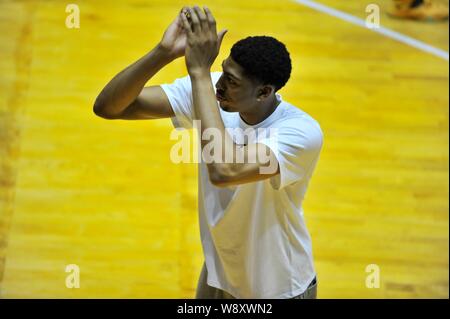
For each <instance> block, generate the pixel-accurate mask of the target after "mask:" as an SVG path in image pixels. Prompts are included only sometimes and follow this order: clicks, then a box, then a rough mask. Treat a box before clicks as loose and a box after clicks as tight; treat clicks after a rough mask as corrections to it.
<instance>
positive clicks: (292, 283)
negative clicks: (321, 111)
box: [161, 72, 323, 299]
mask: <svg viewBox="0 0 450 319" xmlns="http://www.w3.org/2000/svg"><path fill="white" fill-rule="evenodd" d="M221 74H222V73H221V72H213V73H211V77H212V82H213V86H214V90H215V83H216V82H217V81H218V79H219V77H220V76H221ZM161 87H162V89H163V90H164V92H165V93H166V94H167V97H168V99H169V101H170V104H171V105H172V108H173V110H174V113H175V115H176V116H175V117H174V118H172V122H173V124H174V126H175V127H176V128H179V129H181V128H185V129H189V128H192V127H193V98H192V87H191V81H190V78H189V76H186V77H183V78H179V79H176V80H175V81H174V82H173V83H171V84H163V85H161ZM276 96H277V99H278V100H279V101H280V100H281V103H280V104H279V105H278V106H277V108H276V109H275V111H274V112H273V113H272V114H271V115H270V116H269V117H268V118H266V119H265V120H264V121H262V122H260V123H258V124H256V125H248V124H246V123H245V122H244V121H243V120H242V119H241V117H240V115H239V113H237V112H226V111H223V110H222V109H221V108H220V106H219V104H217V107H218V109H219V110H220V114H221V117H222V120H223V122H224V125H225V127H226V128H242V129H247V128H255V129H256V128H274V127H275V128H277V135H276V137H277V142H278V144H277V145H276V142H275V141H274V140H273V138H272V137H269V138H263V139H259V137H258V139H259V140H258V143H264V144H265V145H267V146H268V147H270V148H271V150H272V151H273V152H274V154H275V155H276V158H277V160H278V163H279V167H280V174H277V175H275V176H273V177H271V178H268V179H265V180H262V181H258V182H253V183H246V184H241V185H237V186H233V187H225V188H219V187H216V186H214V185H213V184H211V182H210V180H209V176H208V170H207V167H206V164H205V163H204V162H203V161H201V162H200V163H199V191H198V200H199V204H198V206H199V222H200V234H201V241H202V247H203V253H204V256H205V263H206V267H207V271H208V280H207V283H208V285H209V286H212V287H216V288H219V289H222V290H224V291H226V292H228V293H229V294H231V295H232V296H234V297H236V298H249V299H250V298H283V299H284V298H291V297H294V296H297V295H299V294H301V293H302V292H304V291H305V290H306V289H307V287H308V285H309V283H310V282H311V281H312V280H313V279H314V276H315V275H316V273H315V270H314V264H313V256H312V244H311V238H310V236H309V233H308V230H307V228H306V225H305V221H304V217H303V209H302V202H303V200H304V197H305V193H306V189H307V187H308V183H309V180H310V178H311V175H312V173H313V171H314V168H315V166H316V164H317V161H318V158H319V154H320V150H321V148H322V143H323V135H322V130H321V128H320V126H319V124H318V123H317V122H316V121H315V120H314V119H313V118H312V117H311V116H309V115H308V114H306V113H305V112H303V111H301V110H300V109H298V108H296V107H295V106H293V105H291V104H289V103H287V102H285V101H283V100H282V98H281V95H280V94H278V93H277V94H276ZM237 138H239V136H237V137H236V139H237ZM236 139H235V142H236V143H239V144H241V143H240V142H242V141H237V140H236ZM248 142H249V143H252V142H255V141H254V140H253V141H252V140H250V141H248Z"/></svg>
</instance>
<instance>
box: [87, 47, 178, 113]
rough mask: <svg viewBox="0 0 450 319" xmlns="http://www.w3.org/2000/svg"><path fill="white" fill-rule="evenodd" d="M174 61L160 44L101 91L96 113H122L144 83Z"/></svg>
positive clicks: (95, 109)
mask: <svg viewBox="0 0 450 319" xmlns="http://www.w3.org/2000/svg"><path fill="white" fill-rule="evenodd" d="M171 61H173V58H172V57H171V56H170V55H169V54H168V53H167V51H166V50H164V49H163V48H161V47H160V46H159V45H158V46H156V47H155V48H154V49H153V50H152V51H150V52H149V53H147V54H146V55H145V56H143V57H142V58H141V59H139V60H138V61H136V62H135V63H133V64H131V65H130V66H128V67H127V68H126V69H124V70H123V71H121V72H120V73H119V74H117V75H116V76H115V77H114V78H113V79H112V80H111V81H110V82H109V83H108V84H107V85H106V86H105V87H104V88H103V90H102V91H101V93H100V94H99V96H98V97H97V99H96V101H95V105H94V112H95V113H108V114H120V113H121V112H122V111H123V110H124V109H125V108H126V107H127V106H129V105H130V104H131V103H132V102H133V101H134V100H135V99H136V98H137V97H138V95H139V93H140V92H141V91H142V89H143V88H144V85H145V84H146V83H147V82H148V81H149V80H150V79H151V78H152V77H153V76H154V75H155V74H156V73H158V71H159V70H161V69H162V68H163V67H164V66H165V65H167V64H168V63H170V62H171Z"/></svg>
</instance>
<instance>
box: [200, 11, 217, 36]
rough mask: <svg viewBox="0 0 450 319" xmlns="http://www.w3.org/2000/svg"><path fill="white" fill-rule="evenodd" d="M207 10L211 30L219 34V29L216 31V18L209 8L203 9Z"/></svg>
mask: <svg viewBox="0 0 450 319" xmlns="http://www.w3.org/2000/svg"><path fill="white" fill-rule="evenodd" d="M203 8H204V9H205V13H206V19H207V20H208V24H209V29H210V30H211V31H212V32H214V34H216V33H217V29H216V19H214V16H213V14H212V12H211V10H209V8H208V7H206V6H205V7H203Z"/></svg>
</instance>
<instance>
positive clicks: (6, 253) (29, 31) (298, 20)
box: [0, 0, 449, 298]
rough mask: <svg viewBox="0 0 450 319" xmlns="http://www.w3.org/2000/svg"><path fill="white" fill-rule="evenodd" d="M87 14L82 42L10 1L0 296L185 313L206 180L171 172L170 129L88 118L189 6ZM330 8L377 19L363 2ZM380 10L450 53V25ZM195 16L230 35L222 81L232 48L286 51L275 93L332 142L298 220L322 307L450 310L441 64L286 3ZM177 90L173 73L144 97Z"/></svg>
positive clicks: (59, 5)
mask: <svg viewBox="0 0 450 319" xmlns="http://www.w3.org/2000/svg"><path fill="white" fill-rule="evenodd" d="M76 3H77V4H78V5H79V7H80V10H81V21H80V26H81V27H80V29H68V28H66V27H65V19H66V16H67V13H65V6H66V3H65V2H64V1H56V0H55V1H32V0H29V1H5V0H4V1H1V2H0V164H1V166H0V297H2V298H17V297H18V298H49V297H56V298H94V297H100V298H108V297H112V298H132V297H133V298H191V297H193V296H194V291H195V285H196V282H197V278H198V274H199V271H200V267H201V264H202V261H203V257H202V251H201V246H200V240H199V233H198V225H197V177H196V176H197V175H196V174H197V173H196V165H195V164H182V165H176V164H173V163H172V162H171V161H170V159H169V151H170V148H171V146H172V145H173V143H174V141H171V140H170V139H169V133H170V131H171V124H170V121H169V120H168V119H164V120H156V121H107V120H103V119H100V118H98V117H96V116H95V115H94V114H93V112H92V105H93V102H94V100H95V97H96V95H97V94H98V93H99V91H100V90H101V89H102V87H103V86H104V85H105V84H106V82H107V81H108V80H109V79H111V78H112V77H113V76H114V75H115V74H116V73H117V72H119V71H120V70H121V69H122V68H124V67H125V66H127V65H128V64H130V63H131V62H133V61H134V60H136V59H137V58H139V57H140V56H142V55H143V54H145V53H146V52H147V51H148V50H150V49H151V48H152V47H153V46H154V45H155V44H156V43H157V42H158V41H159V39H160V38H161V36H162V33H163V32H164V30H165V28H166V27H167V25H168V24H169V23H170V22H171V21H172V19H173V18H174V17H175V15H176V14H177V12H178V10H179V9H180V8H181V7H182V6H183V5H184V4H189V5H193V4H194V3H185V2H182V1H178V0H175V1H166V0H164V1H163V0H150V1H142V0H134V1H104V0H102V1H77V2H76ZM320 3H322V4H325V5H328V6H330V7H333V8H336V9H338V10H341V11H343V12H347V13H350V14H352V15H354V16H357V17H360V18H365V16H366V15H367V13H366V12H365V6H366V5H367V4H366V3H365V2H364V1H358V0H347V1H338V0H320ZM371 3H377V4H379V5H380V7H381V8H382V11H381V23H382V25H383V26H385V27H388V28H391V29H393V30H395V31H398V32H401V33H402V34H405V35H408V36H411V37H413V38H415V39H418V40H421V41H424V42H426V43H428V44H430V45H433V46H435V47H437V48H441V49H443V50H446V51H447V52H448V49H449V48H448V22H444V23H419V22H411V21H400V20H392V19H390V18H389V17H387V16H386V14H385V13H384V12H385V11H384V9H385V8H386V5H387V4H388V3H389V1H388V0H385V1H371ZM199 4H201V5H202V4H206V5H208V6H209V7H210V8H211V10H212V12H213V13H214V14H215V16H216V19H217V21H218V28H224V27H226V28H228V29H229V32H228V34H227V35H226V36H225V39H224V42H223V45H222V50H221V53H220V55H219V57H218V59H217V60H216V63H215V65H214V69H215V70H220V61H222V59H223V58H225V57H226V56H228V53H229V50H230V48H231V46H232V45H233V43H235V42H236V41H237V40H239V39H241V38H244V37H246V36H248V35H272V36H275V37H276V38H278V39H279V40H281V41H283V42H284V43H285V44H286V45H287V47H288V49H289V50H290V52H291V57H292V59H293V62H294V68H293V73H292V76H291V80H290V81H289V83H288V84H287V86H286V87H284V88H283V89H282V90H281V91H280V93H281V94H282V95H283V98H284V99H285V100H287V101H289V102H291V103H293V104H295V105H297V106H299V107H300V108H302V109H303V110H305V111H306V112H308V113H309V114H311V115H312V116H313V117H315V118H316V119H317V120H318V121H319V122H320V124H321V126H322V129H323V130H324V134H325V144H324V149H323V152H322V156H321V160H320V162H319V165H318V167H317V171H316V174H315V176H313V179H312V182H311V184H310V188H309V190H308V194H307V198H306V202H305V206H304V209H305V216H306V221H307V224H308V227H309V229H310V232H311V235H312V238H313V245H314V256H315V263H316V268H317V271H318V278H319V298H403V297H406V298H431V297H437V298H448V297H449V293H448V291H449V290H448V289H449V286H448V284H449V282H448V280H449V268H448V267H449V241H448V240H449V238H448V235H449V227H448V226H449V219H448V208H449V207H448V194H449V193H448V192H449V180H448V173H449V172H448V168H449V167H448V122H449V121H448V119H449V117H448V116H449V113H448V110H449V101H448V93H449V92H448V84H449V83H448V82H449V81H448V80H449V73H448V61H446V60H445V59H442V58H438V57H436V56H433V55H431V54H429V53H425V52H423V51H420V50H418V49H415V48H412V47H410V46H408V45H405V44H403V43H400V42H397V41H394V40H392V39H389V38H387V37H384V36H382V35H380V34H377V33H374V32H372V31H371V30H368V29H365V28H362V27H358V26H356V25H352V24H349V23H348V22H346V21H342V20H339V19H337V18H334V17H331V16H329V15H326V14H324V13H320V12H317V11H315V10H313V9H311V8H308V7H305V6H302V5H300V4H298V3H295V2H292V1H287V0H281V1H270V0H258V1H254V0H250V1H245V2H242V1H236V0H231V1H230V0H227V1H225V0H218V1H206V2H203V3H199ZM184 75H186V69H185V66H184V60H183V59H178V60H176V61H175V62H174V63H173V64H171V65H169V66H167V67H166V68H165V69H163V70H162V71H161V72H160V73H159V74H158V75H157V76H155V77H154V78H153V79H152V80H151V81H150V83H149V84H160V83H165V82H171V81H173V80H174V79H175V78H177V77H181V76H184ZM69 264H77V265H78V266H79V267H80V279H81V287H80V288H79V289H68V288H66V286H65V279H66V276H67V275H68V274H67V273H66V272H65V267H66V265H69ZM370 264H376V265H378V266H379V269H380V284H381V286H380V288H378V289H376V288H375V289H370V288H367V287H366V284H365V283H366V277H367V275H368V273H367V272H366V267H367V265H370Z"/></svg>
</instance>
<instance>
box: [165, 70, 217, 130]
mask: <svg viewBox="0 0 450 319" xmlns="http://www.w3.org/2000/svg"><path fill="white" fill-rule="evenodd" d="M221 75H222V72H212V73H211V79H212V82H213V87H215V83H216V82H217V81H218V80H219V78H220V76H221ZM160 86H161V88H162V89H163V91H164V93H165V94H166V95H167V98H168V99H169V102H170V105H171V106H172V109H173V112H174V113H175V116H174V117H172V118H171V120H172V124H173V126H174V127H175V128H177V129H183V128H185V129H190V128H192V127H193V119H194V107H193V105H194V103H193V98H192V83H191V78H190V77H189V75H187V76H185V77H182V78H178V79H176V80H175V81H174V82H173V83H166V84H161V85H160Z"/></svg>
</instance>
